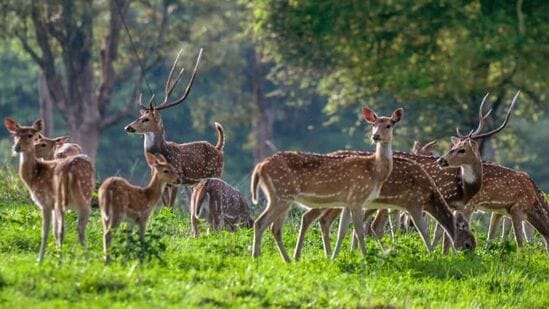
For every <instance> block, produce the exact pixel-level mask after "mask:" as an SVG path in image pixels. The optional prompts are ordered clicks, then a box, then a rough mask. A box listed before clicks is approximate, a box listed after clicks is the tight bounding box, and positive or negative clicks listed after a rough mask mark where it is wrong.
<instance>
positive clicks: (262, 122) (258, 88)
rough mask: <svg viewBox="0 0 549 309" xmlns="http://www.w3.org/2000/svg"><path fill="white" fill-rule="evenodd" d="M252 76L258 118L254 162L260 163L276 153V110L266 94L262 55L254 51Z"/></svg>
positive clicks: (254, 140) (253, 136) (254, 121)
mask: <svg viewBox="0 0 549 309" xmlns="http://www.w3.org/2000/svg"><path fill="white" fill-rule="evenodd" d="M250 58H251V59H250V62H251V67H252V74H251V78H252V81H251V83H252V84H251V86H252V103H253V106H254V107H255V109H256V117H255V118H254V120H253V123H252V132H251V134H252V141H253V150H252V153H253V157H254V162H258V161H260V160H262V159H264V158H265V157H267V156H269V155H271V154H272V153H273V152H274V151H275V146H274V142H273V126H274V118H275V117H274V116H275V115H274V110H273V108H272V106H271V105H270V104H269V102H267V99H266V98H265V93H264V89H263V87H264V84H265V81H266V78H265V70H264V68H263V65H262V63H261V54H260V53H259V52H258V51H257V50H256V49H254V50H253V52H252V55H251V57H250Z"/></svg>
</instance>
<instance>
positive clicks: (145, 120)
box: [141, 118, 149, 122]
mask: <svg viewBox="0 0 549 309" xmlns="http://www.w3.org/2000/svg"><path fill="white" fill-rule="evenodd" d="M147 121H149V118H145V119H143V120H141V122H147Z"/></svg>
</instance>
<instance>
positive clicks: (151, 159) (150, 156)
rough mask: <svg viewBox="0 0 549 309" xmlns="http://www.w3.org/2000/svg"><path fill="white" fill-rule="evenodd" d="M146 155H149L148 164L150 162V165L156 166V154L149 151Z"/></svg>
mask: <svg viewBox="0 0 549 309" xmlns="http://www.w3.org/2000/svg"><path fill="white" fill-rule="evenodd" d="M146 156H147V164H149V165H150V166H156V156H155V155H153V154H152V153H150V152H147V154H146Z"/></svg>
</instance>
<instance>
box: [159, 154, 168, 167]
mask: <svg viewBox="0 0 549 309" xmlns="http://www.w3.org/2000/svg"><path fill="white" fill-rule="evenodd" d="M156 163H157V164H162V165H164V164H168V161H167V160H166V158H165V157H164V156H163V155H162V154H161V153H159V154H157V155H156Z"/></svg>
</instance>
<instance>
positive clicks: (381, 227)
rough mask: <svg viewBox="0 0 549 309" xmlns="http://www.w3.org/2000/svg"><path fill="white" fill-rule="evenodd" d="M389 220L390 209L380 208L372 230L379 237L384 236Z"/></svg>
mask: <svg viewBox="0 0 549 309" xmlns="http://www.w3.org/2000/svg"><path fill="white" fill-rule="evenodd" d="M388 221H389V210H387V209H380V210H379V211H378V212H377V216H376V217H375V219H374V221H373V222H372V231H373V232H374V234H375V235H376V236H377V238H378V239H381V238H382V237H383V234H385V227H386V226H387V222H388Z"/></svg>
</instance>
